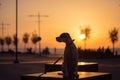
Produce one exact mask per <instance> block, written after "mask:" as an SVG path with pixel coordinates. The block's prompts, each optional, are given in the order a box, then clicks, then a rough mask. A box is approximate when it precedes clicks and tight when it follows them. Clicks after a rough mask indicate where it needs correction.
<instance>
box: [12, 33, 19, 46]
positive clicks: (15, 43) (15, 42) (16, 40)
mask: <svg viewBox="0 0 120 80" xmlns="http://www.w3.org/2000/svg"><path fill="white" fill-rule="evenodd" d="M17 44H18V38H17V37H16V34H15V35H13V45H14V46H16V45H17Z"/></svg>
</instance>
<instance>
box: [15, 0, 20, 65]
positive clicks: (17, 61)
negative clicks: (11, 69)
mask: <svg viewBox="0 0 120 80" xmlns="http://www.w3.org/2000/svg"><path fill="white" fill-rule="evenodd" d="M17 37H18V0H16V54H15V60H14V63H19V60H18V38H17Z"/></svg>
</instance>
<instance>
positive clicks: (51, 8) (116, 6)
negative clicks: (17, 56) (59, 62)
mask: <svg viewBox="0 0 120 80" xmlns="http://www.w3.org/2000/svg"><path fill="white" fill-rule="evenodd" d="M18 1H19V23H18V27H19V28H18V29H19V31H18V33H19V47H23V46H24V45H23V42H22V40H21V37H22V35H23V34H24V33H25V32H28V33H29V34H32V32H34V31H36V32H38V24H37V17H29V15H31V14H33V15H36V14H38V12H40V14H41V15H48V16H49V17H48V18H45V17H41V27H40V28H41V30H40V31H41V32H40V33H41V36H42V41H41V44H42V47H43V48H44V47H46V46H48V47H50V48H54V47H56V48H64V44H60V43H58V42H56V40H55V37H56V36H59V34H61V33H62V32H69V33H70V35H71V36H72V38H73V39H75V44H76V45H77V46H81V47H82V48H83V47H84V43H83V41H82V40H80V39H79V34H80V27H81V28H84V26H86V25H89V26H90V28H91V37H90V39H88V41H87V48H98V47H99V46H104V47H108V46H110V47H112V44H111V42H110V40H109V35H108V31H109V30H110V29H111V28H112V27H118V28H119V27H120V1H119V0H18ZM0 3H1V4H2V5H1V6H0V23H1V22H2V21H3V22H5V23H8V24H10V25H9V26H5V33H4V34H5V35H4V36H6V35H8V34H9V35H13V34H14V33H15V0H0ZM0 36H1V25H0ZM119 37H120V35H119ZM119 45H120V41H118V42H117V43H116V44H115V46H116V47H120V46H119ZM28 46H32V44H31V41H30V44H29V45H28Z"/></svg>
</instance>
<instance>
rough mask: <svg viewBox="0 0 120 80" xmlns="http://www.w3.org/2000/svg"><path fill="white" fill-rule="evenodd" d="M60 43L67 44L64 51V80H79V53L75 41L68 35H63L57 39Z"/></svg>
mask: <svg viewBox="0 0 120 80" xmlns="http://www.w3.org/2000/svg"><path fill="white" fill-rule="evenodd" d="M56 40H57V41H58V42H64V43H65V44H66V47H65V51H64V61H63V64H62V72H63V79H64V80H77V79H78V77H79V76H78V73H77V72H78V66H77V63H78V51H77V49H76V46H75V44H74V43H73V41H74V40H72V39H71V37H70V35H69V34H68V33H62V34H61V35H60V36H59V37H57V38H56Z"/></svg>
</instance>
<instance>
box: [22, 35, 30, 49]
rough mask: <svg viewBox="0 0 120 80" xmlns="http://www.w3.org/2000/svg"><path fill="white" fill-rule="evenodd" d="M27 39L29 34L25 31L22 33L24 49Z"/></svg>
mask: <svg viewBox="0 0 120 80" xmlns="http://www.w3.org/2000/svg"><path fill="white" fill-rule="evenodd" d="M28 40H29V34H28V33H25V34H24V35H23V42H24V43H25V45H24V50H25V49H26V44H27V43H28Z"/></svg>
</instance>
